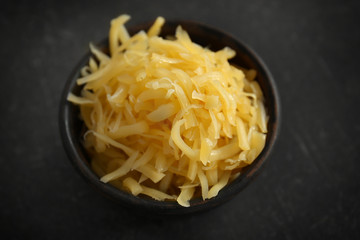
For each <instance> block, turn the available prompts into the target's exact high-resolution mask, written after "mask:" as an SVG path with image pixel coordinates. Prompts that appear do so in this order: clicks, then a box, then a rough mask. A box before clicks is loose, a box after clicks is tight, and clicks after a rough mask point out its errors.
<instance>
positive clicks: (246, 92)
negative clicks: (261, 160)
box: [68, 15, 268, 207]
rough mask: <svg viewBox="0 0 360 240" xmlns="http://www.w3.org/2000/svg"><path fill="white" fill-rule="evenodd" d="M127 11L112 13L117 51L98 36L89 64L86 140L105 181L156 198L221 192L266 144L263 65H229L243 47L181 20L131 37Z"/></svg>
mask: <svg viewBox="0 0 360 240" xmlns="http://www.w3.org/2000/svg"><path fill="white" fill-rule="evenodd" d="M129 19H130V17H129V16H128V15H121V16H119V17H118V18H116V19H114V20H112V21H111V28H110V33H109V50H110V56H108V55H106V54H105V53H103V52H102V51H100V50H99V49H97V48H96V47H95V46H94V45H92V44H90V49H91V52H92V54H93V56H92V57H91V58H90V61H89V64H88V66H85V67H84V68H83V69H82V70H81V77H80V78H79V79H78V80H77V84H79V85H83V89H82V91H81V96H75V95H74V94H72V93H70V94H69V95H68V100H69V101H70V102H72V103H74V104H77V105H79V106H80V111H81V117H82V119H83V121H84V122H85V125H86V127H87V128H88V131H87V132H86V134H85V135H84V146H85V147H86V149H87V150H88V151H89V153H90V156H91V157H92V162H91V166H92V168H93V170H94V171H95V172H96V173H97V174H98V175H99V176H100V177H101V181H103V182H105V183H108V182H109V183H111V184H113V185H114V186H116V187H118V188H120V189H123V190H127V191H129V192H131V193H132V194H133V195H139V194H143V195H147V196H150V197H151V198H154V199H156V200H165V199H168V200H171V199H173V200H176V201H177V202H178V203H179V204H180V205H182V206H185V207H187V206H189V205H190V203H189V200H190V199H192V198H194V197H196V196H201V197H202V198H203V199H204V200H205V199H209V198H213V197H215V196H216V195H217V194H218V192H219V191H220V190H221V189H222V188H223V187H224V186H225V185H226V184H228V183H229V182H230V181H231V180H233V179H234V178H236V177H237V176H238V175H239V174H240V173H241V169H242V168H243V167H245V166H247V165H249V164H251V163H252V162H253V161H254V159H255V158H256V157H257V156H258V155H259V154H260V152H261V151H262V149H263V147H264V144H265V138H266V132H267V119H268V117H267V116H266V111H265V107H264V98H263V94H262V91H261V88H260V86H259V84H258V83H257V82H256V81H255V80H254V78H255V76H256V72H255V71H254V70H245V69H243V70H240V69H239V68H236V67H234V66H232V65H230V64H229V62H228V60H229V59H230V58H232V57H234V56H235V52H234V51H233V50H232V49H230V48H228V47H225V48H224V49H222V50H220V51H217V52H213V51H211V50H209V49H207V48H203V47H201V46H199V45H197V44H195V43H194V42H192V41H191V39H190V37H189V36H188V34H187V32H186V31H184V30H183V29H182V28H181V26H178V27H177V29H176V34H175V36H174V37H173V38H172V39H164V38H162V37H159V34H160V31H161V27H162V25H163V24H164V19H163V18H162V17H158V18H157V19H156V21H155V22H154V24H153V25H152V27H151V28H150V29H149V30H148V31H147V32H145V31H140V32H138V33H137V34H135V35H133V36H130V35H129V33H128V32H127V30H126V28H125V26H124V24H125V23H126V22H127V21H128V20H129Z"/></svg>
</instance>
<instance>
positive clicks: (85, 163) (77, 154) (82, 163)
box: [59, 21, 280, 214]
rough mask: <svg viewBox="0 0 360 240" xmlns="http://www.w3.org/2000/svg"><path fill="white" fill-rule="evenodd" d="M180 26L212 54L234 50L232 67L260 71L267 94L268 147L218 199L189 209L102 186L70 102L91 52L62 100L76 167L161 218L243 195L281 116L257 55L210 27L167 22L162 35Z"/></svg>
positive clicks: (64, 129)
mask: <svg viewBox="0 0 360 240" xmlns="http://www.w3.org/2000/svg"><path fill="white" fill-rule="evenodd" d="M178 25H181V26H182V27H183V28H184V29H185V30H186V31H187V32H188V34H189V35H190V37H191V39H192V41H194V42H196V43H198V44H200V45H202V46H205V47H209V48H210V49H211V50H214V51H216V50H220V49H222V48H224V47H225V46H228V47H230V48H232V49H233V50H235V51H236V57H235V58H233V59H232V60H231V63H232V64H235V65H237V66H241V67H245V68H252V69H255V70H256V71H257V81H258V82H259V84H260V86H261V88H262V90H263V94H264V97H265V105H266V108H267V113H268V115H269V122H268V134H267V139H266V144H265V147H264V149H263V151H262V153H261V154H260V155H259V156H258V157H257V159H255V161H254V162H253V163H252V164H251V165H250V166H248V167H246V168H245V169H244V171H243V173H242V174H241V175H240V176H239V177H238V178H237V179H235V180H234V181H233V182H231V183H230V184H228V185H227V186H226V187H225V188H224V189H222V190H221V191H220V192H219V194H218V196H216V197H214V198H212V199H207V200H205V201H203V200H202V199H193V200H191V206H190V207H188V208H184V207H182V206H180V205H178V204H177V202H173V201H164V202H160V201H156V200H152V199H147V198H142V197H136V196H133V195H131V194H130V193H127V192H124V191H121V190H118V189H117V188H115V187H113V186H111V185H110V184H104V183H102V182H101V181H100V180H99V177H98V176H97V175H96V174H95V173H94V172H93V171H92V170H91V168H90V165H89V161H90V159H89V157H88V156H87V153H86V151H85V149H84V148H83V147H82V144H81V142H82V134H83V131H84V124H83V122H82V121H81V120H80V118H79V109H78V107H76V106H74V105H73V104H71V103H69V102H68V101H67V100H66V98H67V94H68V93H69V92H72V93H74V94H76V95H78V94H79V93H80V90H81V86H78V85H77V84H76V79H77V78H78V77H79V70H80V69H81V67H82V66H85V65H86V64H87V62H88V59H89V57H90V56H91V54H90V52H88V53H87V54H86V55H85V56H84V57H83V58H82V60H81V61H80V62H79V64H78V65H77V66H76V68H75V70H74V71H73V72H72V74H71V76H70V78H69V80H68V81H67V82H66V85H65V88H64V90H63V94H62V97H61V102H60V114H59V124H60V132H61V136H62V140H63V144H64V147H65V150H66V152H67V154H68V156H69V158H70V160H71V162H72V164H73V165H74V167H75V168H76V169H77V170H78V171H79V172H80V174H81V175H82V176H83V177H84V178H85V180H86V181H87V182H88V183H90V185H91V186H93V187H94V188H95V189H97V190H99V191H100V192H101V193H103V194H104V195H105V196H107V197H110V198H112V199H113V200H115V201H118V202H120V203H121V204H123V205H126V206H129V207H134V209H136V210H139V211H143V210H147V211H152V212H156V213H160V214H184V213H192V212H196V211H200V210H205V209H209V208H212V207H214V206H217V205H219V204H221V203H223V202H225V201H227V200H229V199H230V198H231V197H233V196H234V195H235V194H237V193H238V192H240V190H241V189H243V188H244V187H245V186H246V185H247V184H248V183H249V181H250V180H251V179H253V178H254V176H256V175H257V173H258V170H259V169H260V167H261V166H262V165H263V163H264V161H265V159H266V158H267V156H268V155H269V153H270V150H271V148H272V146H273V144H274V141H275V139H276V136H277V132H278V125H279V114H280V112H279V100H278V94H277V90H276V87H275V83H274V81H273V78H272V76H271V74H270V72H269V71H268V69H267V67H266V66H265V64H264V63H263V62H262V60H261V59H260V58H259V57H258V56H257V54H256V53H254V52H253V51H252V50H251V49H250V48H249V47H247V46H246V45H244V44H243V43H241V42H240V41H238V40H236V39H234V38H233V37H231V36H229V35H227V34H225V33H223V32H221V31H218V30H215V29H213V28H210V27H208V26H205V25H201V24H198V23H193V22H187V21H173V22H171V21H169V22H166V23H165V25H164V26H163V28H162V33H161V35H162V36H168V35H174V33H175V29H176V27H177V26H178ZM150 26H151V23H148V24H143V25H137V26H133V27H129V28H128V31H129V33H130V34H131V35H132V34H135V33H137V32H138V31H140V30H144V29H148V28H149V27H150ZM99 47H100V48H102V49H103V50H104V51H106V50H107V39H106V40H104V41H103V42H102V43H100V44H99Z"/></svg>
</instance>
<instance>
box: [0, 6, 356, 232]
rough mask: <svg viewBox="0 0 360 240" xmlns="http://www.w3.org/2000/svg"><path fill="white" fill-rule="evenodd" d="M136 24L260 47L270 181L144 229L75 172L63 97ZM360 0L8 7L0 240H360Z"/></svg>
mask: <svg viewBox="0 0 360 240" xmlns="http://www.w3.org/2000/svg"><path fill="white" fill-rule="evenodd" d="M121 13H128V14H130V15H131V16H132V20H131V22H130V23H129V24H136V23H140V22H144V21H149V20H152V19H155V17H156V16H158V15H162V16H164V17H165V18H167V19H186V20H195V21H199V22H202V23H205V24H208V25H211V26H214V27H216V28H219V29H223V30H224V31H226V32H228V33H230V34H232V35H234V36H235V37H237V38H239V39H241V40H242V41H244V42H245V43H247V44H248V45H250V46H251V47H252V48H253V49H254V50H255V51H256V52H257V53H258V54H259V55H260V56H261V57H262V58H263V60H264V61H265V62H266V64H267V65H268V67H269V68H270V70H271V72H272V73H273V75H274V78H275V80H276V83H277V85H278V88H279V92H280V97H281V102H282V126H281V134H280V137H279V139H278V142H277V144H276V147H275V149H274V151H273V154H272V155H271V157H270V159H269V160H268V162H267V164H266V166H265V168H264V170H263V171H262V174H261V175H260V176H259V177H258V178H257V179H256V180H255V181H254V182H253V183H252V184H251V185H249V186H248V187H247V188H246V189H245V190H244V191H243V192H242V193H241V194H239V195H238V196H237V197H236V198H235V199H233V200H232V201H230V202H229V203H227V204H225V205H223V206H221V207H219V208H216V209H214V210H211V211H208V212H204V213H201V214H196V215H192V216H183V217H176V218H155V217H153V216H147V217H140V216H138V215H134V214H133V213H132V212H130V211H128V210H126V209H124V208H123V207H121V206H118V205H116V204H115V203H113V202H111V201H109V200H107V199H105V198H103V197H102V196H101V195H99V194H98V193H97V192H95V191H94V190H93V189H91V188H90V187H89V186H88V185H87V184H86V183H85V182H84V181H83V179H82V178H81V177H80V176H78V174H77V172H75V170H74V169H73V167H72V166H71V164H70V162H69V161H68V159H67V156H66V154H65V152H64V150H63V148H62V145H61V139H60V136H59V131H58V122H57V114H58V104H59V97H60V92H61V90H62V87H63V85H64V83H65V81H66V79H67V78H68V76H69V75H70V72H71V71H72V69H73V67H74V66H75V64H76V63H77V62H78V61H79V60H80V58H81V57H82V56H83V54H84V53H85V52H86V51H87V47H88V42H89V41H94V42H97V41H100V40H101V39H103V37H104V36H105V35H106V34H107V32H108V26H109V21H110V20H111V19H112V18H114V17H116V16H117V15H119V14H121ZM359 23H360V2H359V1H356V0H354V1H340V0H329V1H312V0H306V1H295V0H291V1H290V0H289V1H285V0H284V1H280V0H276V1H267V0H254V1H238V0H237V1H235V0H233V1H215V0H213V1H195V0H192V1H187V0H183V1H179V0H178V1H170V0H168V1H156V0H153V1H144V0H129V1H122V0H118V1H93V0H89V1H75V0H74V1H9V0H8V1H7V0H6V1H2V2H1V6H0V33H1V37H0V43H1V44H0V56H1V57H0V67H1V71H0V76H1V78H0V83H1V84H0V100H1V101H0V113H1V117H0V123H1V124H0V143H1V145H0V234H1V236H2V237H3V236H5V237H4V238H3V239H85V238H86V239H359V238H360V174H359V170H360V137H359V134H360V114H359V111H360V107H359V104H360V94H359V92H360V78H359V76H360V74H359V70H360V61H359V56H360V47H359V46H360V31H359Z"/></svg>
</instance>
